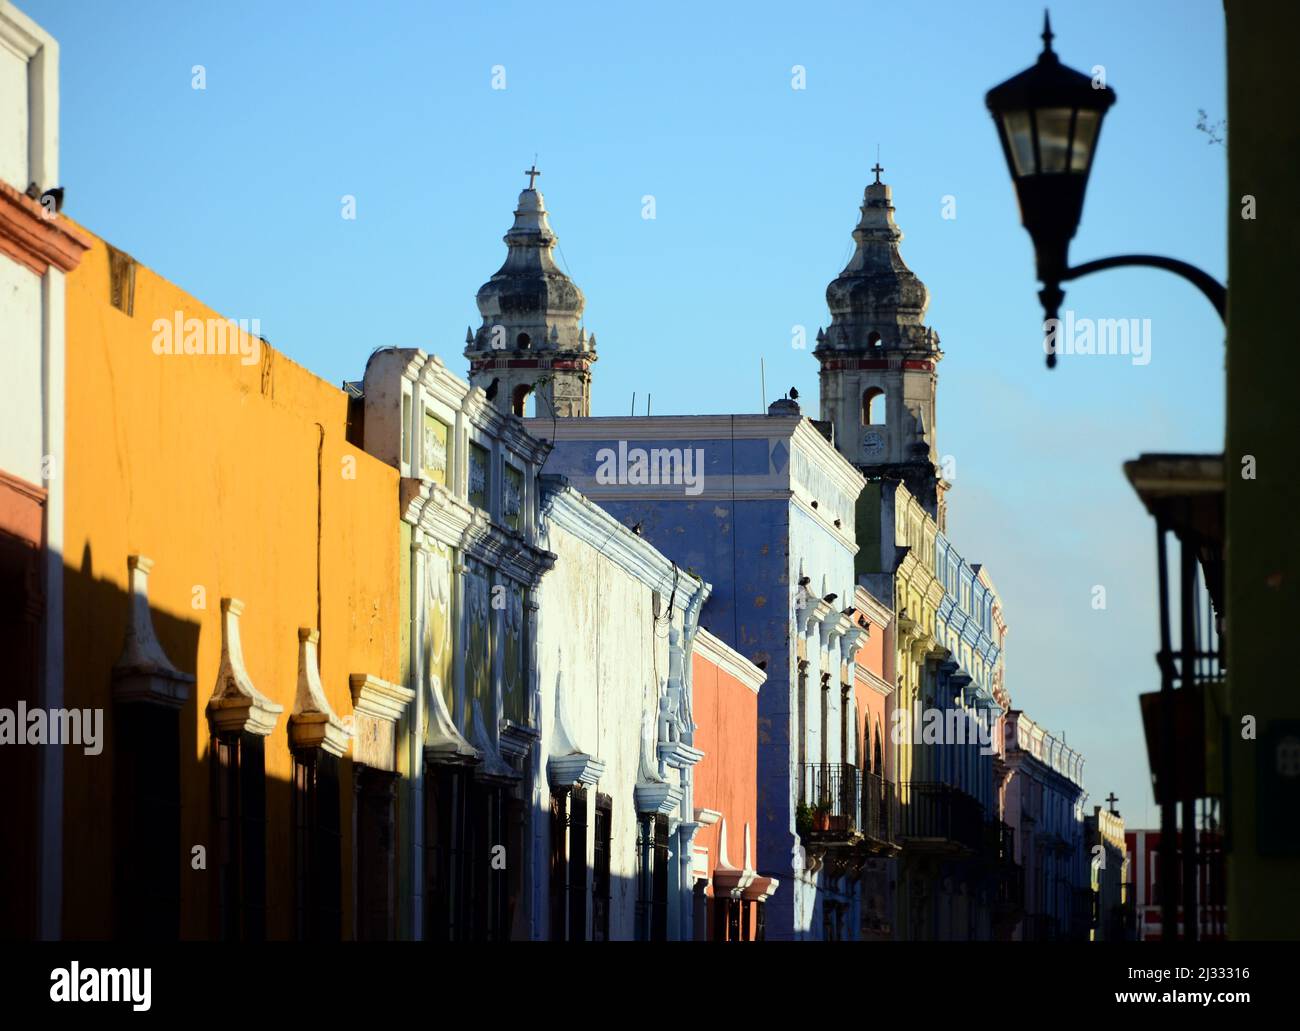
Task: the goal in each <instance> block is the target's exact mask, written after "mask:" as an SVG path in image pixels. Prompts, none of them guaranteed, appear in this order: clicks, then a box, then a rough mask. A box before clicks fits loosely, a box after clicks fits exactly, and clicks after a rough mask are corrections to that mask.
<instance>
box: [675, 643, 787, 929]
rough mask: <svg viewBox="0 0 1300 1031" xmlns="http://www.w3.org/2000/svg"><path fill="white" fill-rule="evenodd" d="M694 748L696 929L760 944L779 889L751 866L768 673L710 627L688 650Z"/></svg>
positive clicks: (771, 880) (756, 817)
mask: <svg viewBox="0 0 1300 1031" xmlns="http://www.w3.org/2000/svg"><path fill="white" fill-rule="evenodd" d="M691 664H692V670H691V672H692V677H693V681H694V683H693V693H694V698H693V702H694V706H693V709H692V714H693V716H694V718H695V742H694V743H695V747H697V748H699V749H701V750H702V751H703V752H704V758H703V759H701V760H700V762H699V765H698V766H696V768H695V771H694V783H695V818H696V821H697V822H698V823H699V824H700V825H701V826H700V829H699V830H698V831H697V832H696V835H695V840H694V852H695V863H694V876H695V886H696V899H695V901H696V913H695V933H696V937H697V938H702V939H706V940H710V941H761V940H762V939H763V908H764V906H765V904H766V902H767V900H768V899H770V898H771V897H772V895H773V893H774V892H776V890H777V889H778V887H779V886H780V885H779V882H778V880H777V879H776V878H775V877H766V876H764V875H763V874H761V873H760V872H759V871H757V870H756V869H754V862H753V856H754V840H753V836H754V833H755V831H756V830H757V821H758V778H757V771H756V764H757V760H758V692H759V689H760V688H761V687H762V684H763V682H764V681H765V680H766V679H767V674H766V673H764V672H763V671H762V670H760V669H759V668H758V667H757V666H755V665H754V664H753V663H752V662H750V661H749V660H748V659H746V658H744V657H743V656H742V655H741V654H740V653H739V652H737V651H736V650H735V649H733V648H731V647H729V646H728V645H726V644H724V643H723V642H722V641H720V640H718V638H716V637H714V636H713V635H712V634H710V633H709V632H708V631H707V630H703V629H701V630H700V631H698V632H697V634H696V635H695V644H694V649H693V651H692V655H691Z"/></svg>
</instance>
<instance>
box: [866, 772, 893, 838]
mask: <svg viewBox="0 0 1300 1031" xmlns="http://www.w3.org/2000/svg"><path fill="white" fill-rule="evenodd" d="M862 834H863V836H864V837H866V838H868V839H870V840H872V841H876V842H882V843H888V844H892V843H893V842H894V840H895V839H896V836H897V834H898V794H897V792H895V791H894V782H893V781H890V780H885V779H884V778H883V777H882V776H880V774H878V773H864V774H862Z"/></svg>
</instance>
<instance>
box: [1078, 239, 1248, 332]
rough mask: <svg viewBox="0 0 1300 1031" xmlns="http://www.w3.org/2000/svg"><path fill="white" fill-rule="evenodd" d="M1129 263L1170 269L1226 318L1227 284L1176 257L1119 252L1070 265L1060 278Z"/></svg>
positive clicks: (1223, 318) (1119, 266)
mask: <svg viewBox="0 0 1300 1031" xmlns="http://www.w3.org/2000/svg"><path fill="white" fill-rule="evenodd" d="M1130 265H1136V266H1140V267H1145V268H1160V269H1164V270H1165V271H1166V272H1172V273H1173V274H1174V275H1176V276H1182V277H1183V278H1184V279H1186V280H1187V281H1188V282H1189V283H1191V284H1192V285H1193V286H1194V287H1196V289H1198V290H1199V291H1201V293H1203V294H1204V295H1205V297H1206V299H1207V300H1208V301H1209V302H1210V303H1211V304H1212V305H1214V310H1215V311H1217V312H1218V313H1219V318H1221V319H1222V320H1223V321H1224V322H1225V323H1226V322H1227V321H1228V289H1227V287H1225V286H1224V285H1223V284H1222V283H1220V282H1219V281H1218V280H1217V279H1215V278H1214V277H1213V276H1211V275H1209V274H1208V273H1205V272H1202V271H1201V270H1200V269H1198V268H1197V267H1196V266H1195V265H1189V264H1188V263H1187V262H1185V261H1179V260H1178V259H1177V258H1162V257H1161V256H1160V255H1158V254H1121V255H1119V256H1118V257H1115V258H1098V259H1097V260H1096V261H1085V262H1084V263H1083V264H1082V265H1075V266H1074V267H1073V268H1069V269H1066V270H1065V272H1064V274H1063V275H1062V276H1061V281H1062V282H1065V281H1068V280H1071V279H1078V278H1079V277H1081V276H1086V275H1089V274H1090V273H1093V272H1102V271H1104V270H1105V269H1111V268H1124V267H1126V266H1130Z"/></svg>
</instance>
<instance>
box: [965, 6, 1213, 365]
mask: <svg viewBox="0 0 1300 1031" xmlns="http://www.w3.org/2000/svg"><path fill="white" fill-rule="evenodd" d="M1052 38H1053V37H1052V23H1051V20H1050V19H1049V18H1048V16H1047V15H1046V14H1044V15H1043V52H1042V53H1041V54H1039V55H1038V62H1037V63H1036V64H1034V65H1032V66H1031V67H1029V68H1026V69H1025V70H1024V71H1023V72H1021V73H1020V74H1019V75H1014V76H1012V77H1011V78H1010V79H1008V80H1007V81H1006V82H1004V83H1002V84H1001V85H998V86H994V87H993V88H992V89H991V90H989V92H988V94H987V96H986V97H985V103H986V104H987V105H988V109H989V112H990V113H991V114H992V115H993V120H994V121H995V122H996V123H997V127H998V137H999V139H1000V140H1001V141H1002V152H1003V154H1004V155H1005V156H1006V159H1007V168H1008V169H1009V170H1010V172H1011V179H1012V182H1013V183H1015V187H1016V197H1017V199H1018V200H1019V201H1020V220H1021V222H1023V223H1024V226H1025V229H1027V230H1028V231H1029V235H1030V237H1031V238H1032V239H1033V241H1034V252H1035V256H1036V259H1037V270H1038V278H1039V280H1040V281H1041V282H1042V284H1043V288H1042V290H1040V291H1039V294H1038V297H1039V299H1040V300H1041V301H1042V302H1043V313H1044V317H1045V319H1055V318H1056V317H1057V315H1058V313H1059V311H1060V308H1061V302H1062V301H1063V300H1064V299H1065V293H1064V291H1062V290H1061V283H1063V282H1066V281H1068V280H1071V279H1078V278H1079V277H1080V276H1086V275H1087V274H1088V273H1090V272H1100V271H1101V270H1102V269H1108V268H1118V267H1120V266H1124V265H1145V266H1147V267H1150V268H1162V269H1165V270H1167V271H1169V272H1173V273H1176V274H1177V275H1180V276H1182V277H1183V278H1184V279H1187V280H1189V281H1191V282H1192V283H1193V284H1194V285H1195V286H1196V287H1197V288H1198V289H1199V290H1200V291H1201V292H1202V293H1203V294H1205V296H1206V297H1207V298H1209V300H1210V303H1211V304H1213V305H1214V307H1215V310H1216V311H1218V313H1219V316H1220V318H1223V317H1224V312H1225V309H1226V305H1227V291H1226V290H1225V289H1224V287H1223V285H1222V284H1221V283H1219V282H1218V281H1217V280H1215V279H1214V278H1213V277H1212V276H1209V275H1207V274H1206V273H1205V272H1202V271H1201V270H1200V269H1198V268H1196V267H1195V266H1194V265H1189V264H1188V263H1187V262H1185V261H1178V260H1176V259H1174V258H1162V257H1160V256H1158V255H1154V254H1126V255H1121V256H1119V257H1115V258H1101V259H1099V260H1097V261H1089V262H1086V263H1084V264H1082V265H1077V266H1075V267H1074V268H1071V267H1070V261H1069V253H1070V240H1071V239H1073V238H1074V233H1075V230H1076V229H1078V227H1079V217H1080V215H1082V213H1083V196H1084V193H1085V191H1086V190H1087V188H1088V174H1089V172H1091V170H1092V161H1093V157H1094V155H1095V153H1096V148H1097V140H1098V138H1099V137H1100V135H1101V123H1102V119H1103V118H1105V116H1106V111H1107V109H1108V108H1109V107H1110V106H1111V104H1113V103H1115V91H1114V90H1113V89H1111V88H1110V87H1109V86H1105V85H1099V84H1095V83H1094V82H1093V80H1092V79H1090V78H1089V77H1088V76H1086V75H1084V74H1083V73H1082V72H1076V71H1074V70H1072V69H1070V68H1066V67H1065V65H1063V64H1061V61H1060V58H1058V57H1057V56H1056V53H1055V52H1054V51H1053V50H1052ZM1055 364H1056V354H1055V353H1054V350H1049V351H1048V354H1047V366H1048V368H1051V367H1052V366H1054V365H1055Z"/></svg>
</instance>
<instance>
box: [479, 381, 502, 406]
mask: <svg viewBox="0 0 1300 1031" xmlns="http://www.w3.org/2000/svg"><path fill="white" fill-rule="evenodd" d="M500 385H501V377H500V376H494V377H493V379H492V382H491V383H489V384H488V385H487V389H486V390H485V391H483V393H484V394H485V395H486V396H487V399H488V400H489V401H491V400H493V399H494V398H495V397H496V396H497V387H499V386H500Z"/></svg>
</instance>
